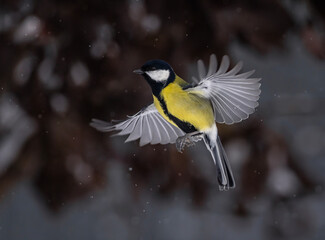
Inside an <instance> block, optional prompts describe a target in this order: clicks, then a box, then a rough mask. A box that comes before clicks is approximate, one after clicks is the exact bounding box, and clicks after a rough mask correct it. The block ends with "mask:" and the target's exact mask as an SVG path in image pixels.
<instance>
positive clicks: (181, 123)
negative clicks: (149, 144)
mask: <svg viewBox="0 0 325 240" xmlns="http://www.w3.org/2000/svg"><path fill="white" fill-rule="evenodd" d="M158 100H159V102H160V105H161V107H162V109H163V110H164V113H165V114H166V115H167V117H168V118H169V119H170V120H172V121H173V122H174V123H175V124H176V125H177V126H178V127H179V128H180V129H182V130H183V131H184V132H185V133H191V132H196V131H197V129H196V128H195V127H194V126H193V125H192V124H190V123H189V122H184V121H182V120H180V119H179V118H177V117H175V116H174V115H172V114H170V113H169V111H168V109H167V106H166V103H165V101H164V99H162V98H161V97H160V96H159V97H158Z"/></svg>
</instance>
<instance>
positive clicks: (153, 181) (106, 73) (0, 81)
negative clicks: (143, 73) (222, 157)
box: [0, 0, 325, 240]
mask: <svg viewBox="0 0 325 240" xmlns="http://www.w3.org/2000/svg"><path fill="white" fill-rule="evenodd" d="M324 23H325V3H324V1H321V0H309V1H307V0H283V1H280V0H279V1H276V0H240V1H239V0H237V1H236V0H233V1H231V0H219V1H208V0H205V1H199V0H190V1H185V0H181V1H175V0H156V1H153V0H152V1H144V0H143V1H142V0H138V1H136V0H129V1H126V0H119V1H117V0H116V1H104V0H102V1H100V0H92V1H86V0H84V1H81V0H80V1H63V0H38V1H36V0H2V1H1V3H0V239H1V240H19V239H33V240H38V239H48V240H51V239H53V240H56V239H71V240H73V239H78V240H84V239H85V240H86V239H96V240H97V239H98V240H102V239H109V240H114V239H143V240H146V239H159V240H164V239H169V240H170V239H175V240H180V239H186V240H191V239H225V240H227V239H236V240H237V239H247V240H251V239H260V240H264V239H266V240H269V239H310V240H313V239H325V204H324V201H325V195H324V190H323V186H324V183H325V174H324V171H325V127H324V126H325V109H324V104H325V97H324V91H325V84H324V81H325V61H324V60H325V31H324V29H325V28H324ZM211 53H216V54H217V56H218V59H219V60H220V59H221V57H222V56H223V55H225V54H227V55H229V56H230V58H231V61H232V64H235V63H236V62H237V61H239V60H242V61H243V62H244V69H243V70H244V71H246V70H251V69H256V73H255V75H254V76H255V77H261V78H262V94H261V99H260V106H259V107H258V109H257V112H256V113H254V114H253V115H252V116H251V117H250V118H249V119H248V120H246V121H244V122H242V123H239V124H235V125H230V126H225V125H218V128H219V132H220V135H221V139H222V141H223V143H224V146H225V148H226V151H227V153H228V157H229V159H230V161H231V164H232V166H233V170H234V173H235V178H236V180H237V188H236V189H234V190H231V191H227V192H219V191H218V187H217V182H216V176H215V170H214V166H213V163H212V161H211V159H210V156H209V153H208V152H207V151H206V149H204V146H203V145H202V143H200V144H197V145H196V146H195V147H191V148H188V149H186V151H185V153H183V154H180V153H178V152H177V151H176V148H175V146H173V145H168V146H167V145H165V146H161V145H155V146H151V145H150V146H145V147H142V148H140V147H138V143H137V142H133V143H127V144H124V143H123V142H124V140H125V138H123V137H120V138H111V137H110V136H109V134H103V133H99V132H96V131H95V130H94V129H92V128H90V127H89V122H90V119H91V118H93V117H95V118H99V119H104V120H111V119H124V118H125V117H126V115H128V114H129V115H131V114H134V113H136V112H137V111H138V110H140V109H141V108H142V107H143V106H145V105H147V104H149V103H150V102H151V101H152V97H151V94H150V89H149V87H148V86H147V84H146V83H145V81H144V80H143V79H141V78H140V77H139V76H136V75H134V74H133V73H132V70H134V69H136V68H138V67H140V66H141V65H142V64H143V63H144V62H145V61H147V60H149V59H152V58H160V59H164V60H165V61H167V62H169V63H170V64H171V65H172V66H173V68H174V70H175V71H176V72H177V73H178V75H180V76H182V77H183V78H185V79H191V76H193V75H196V61H197V60H198V59H199V58H202V59H204V61H205V62H206V63H207V62H208V58H209V55H210V54H211Z"/></svg>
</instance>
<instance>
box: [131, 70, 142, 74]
mask: <svg viewBox="0 0 325 240" xmlns="http://www.w3.org/2000/svg"><path fill="white" fill-rule="evenodd" d="M133 72H134V73H136V74H144V72H143V71H142V70H141V69H136V70H134V71H133Z"/></svg>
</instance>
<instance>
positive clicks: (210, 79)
mask: <svg viewBox="0 0 325 240" xmlns="http://www.w3.org/2000/svg"><path fill="white" fill-rule="evenodd" d="M229 64H230V61H229V57H228V56H224V57H223V58H222V61H221V64H220V67H219V69H217V58H216V56H215V55H214V54H213V55H211V56H210V64H209V69H208V73H206V70H205V67H204V64H203V61H202V60H199V61H198V72H199V78H200V80H199V81H198V80H197V79H196V78H193V79H194V81H196V82H198V84H197V86H196V87H194V88H190V89H188V91H189V92H190V93H191V92H192V93H193V94H199V95H201V96H203V97H205V98H208V99H210V101H211V103H212V106H213V110H214V115H215V120H216V121H217V122H219V123H226V124H233V123H236V122H240V121H242V120H244V119H246V118H248V116H249V115H250V114H251V113H253V112H254V111H255V108H256V107H257V106H258V102H257V101H258V99H259V95H260V93H261V90H260V86H261V84H260V83H259V81H260V80H261V79H260V78H249V77H250V76H251V75H252V74H253V73H254V72H255V71H254V70H252V71H249V72H246V73H241V74H238V72H239V71H240V70H241V68H242V62H239V63H238V64H237V65H236V66H235V67H234V68H233V69H231V70H230V71H228V72H227V70H228V68H229Z"/></svg>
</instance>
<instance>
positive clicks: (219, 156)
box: [204, 136, 235, 190]
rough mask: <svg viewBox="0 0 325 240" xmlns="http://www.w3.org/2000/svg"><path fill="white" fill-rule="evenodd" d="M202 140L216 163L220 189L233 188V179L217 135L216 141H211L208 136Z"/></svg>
mask: <svg viewBox="0 0 325 240" xmlns="http://www.w3.org/2000/svg"><path fill="white" fill-rule="evenodd" d="M204 142H205V144H206V146H207V148H208V150H209V151H210V153H211V156H212V158H213V161H214V163H215V164H216V167H217V179H218V182H219V185H220V189H221V190H227V189H229V188H234V187H235V180H234V177H233V174H232V170H231V167H230V164H229V161H228V158H227V155H226V152H225V150H224V148H223V146H222V143H221V141H220V138H219V136H218V137H217V139H216V142H215V141H212V142H211V141H210V140H209V138H208V137H207V136H205V138H204Z"/></svg>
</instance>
